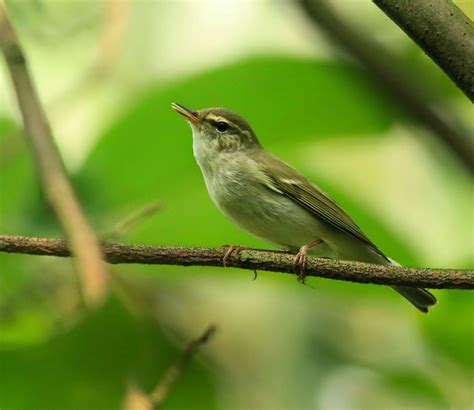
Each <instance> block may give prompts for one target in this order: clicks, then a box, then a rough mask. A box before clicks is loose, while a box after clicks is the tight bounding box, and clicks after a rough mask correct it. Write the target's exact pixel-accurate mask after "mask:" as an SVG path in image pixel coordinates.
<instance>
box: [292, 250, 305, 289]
mask: <svg viewBox="0 0 474 410" xmlns="http://www.w3.org/2000/svg"><path fill="white" fill-rule="evenodd" d="M307 252H308V251H307V249H306V248H304V247H301V249H300V251H299V252H298V253H297V254H296V256H295V259H294V261H293V270H294V272H295V273H296V275H297V276H298V282H299V283H302V284H303V285H304V284H305V283H306V281H305V277H306V262H307V256H306V254H307Z"/></svg>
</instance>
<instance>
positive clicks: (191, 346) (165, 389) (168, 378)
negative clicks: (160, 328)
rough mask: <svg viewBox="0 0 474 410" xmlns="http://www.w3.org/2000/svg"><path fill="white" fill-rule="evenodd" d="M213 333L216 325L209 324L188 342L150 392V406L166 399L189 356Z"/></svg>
mask: <svg viewBox="0 0 474 410" xmlns="http://www.w3.org/2000/svg"><path fill="white" fill-rule="evenodd" d="M214 333H216V326H214V325H210V326H209V327H208V328H207V329H206V330H205V331H204V333H203V334H201V336H199V337H198V338H197V339H194V340H191V342H189V343H188V345H187V346H186V348H185V349H184V350H183V352H182V353H181V355H180V356H179V357H178V359H177V360H176V362H175V363H173V364H172V365H171V366H170V367H169V368H168V369H167V370H166V372H165V373H164V374H163V376H162V378H161V380H160V381H159V382H158V384H157V385H156V387H155V388H154V389H153V391H152V392H151V394H150V401H151V403H152V406H154V407H155V408H158V407H160V406H161V405H162V404H163V403H164V402H165V401H166V399H167V398H168V395H169V393H170V391H171V389H172V388H173V386H174V385H175V384H176V382H177V381H178V380H179V378H180V377H181V375H182V373H183V371H184V369H185V368H186V366H187V365H188V363H189V361H190V360H191V358H192V357H193V356H194V355H195V354H196V353H197V351H198V350H199V348H200V347H201V346H202V345H203V344H205V343H207V342H208V340H209V339H210V338H211V337H212V336H214Z"/></svg>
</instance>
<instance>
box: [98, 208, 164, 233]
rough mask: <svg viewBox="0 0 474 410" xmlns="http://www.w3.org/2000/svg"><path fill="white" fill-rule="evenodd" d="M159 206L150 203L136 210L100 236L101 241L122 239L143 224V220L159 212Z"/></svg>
mask: <svg viewBox="0 0 474 410" xmlns="http://www.w3.org/2000/svg"><path fill="white" fill-rule="evenodd" d="M160 207H161V204H160V203H159V202H152V203H150V204H147V205H145V206H143V207H142V208H140V209H138V210H137V211H135V212H134V213H132V214H131V215H129V216H128V217H127V218H125V219H124V220H122V221H120V222H119V223H117V224H116V225H115V226H114V227H113V228H112V229H110V230H109V231H107V232H106V233H105V234H103V235H101V238H102V239H103V240H107V241H110V240H117V239H121V238H123V237H124V236H125V235H127V234H128V232H130V230H131V229H133V228H134V227H135V226H137V225H138V224H139V223H141V222H143V221H144V220H145V219H147V218H149V217H151V216H152V215H154V214H155V213H156V212H158V211H159V209H160Z"/></svg>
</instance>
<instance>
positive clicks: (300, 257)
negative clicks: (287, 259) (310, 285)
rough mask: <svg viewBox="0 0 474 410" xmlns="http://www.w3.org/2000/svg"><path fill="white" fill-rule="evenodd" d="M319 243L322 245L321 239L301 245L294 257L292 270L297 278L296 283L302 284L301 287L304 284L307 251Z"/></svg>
mask: <svg viewBox="0 0 474 410" xmlns="http://www.w3.org/2000/svg"><path fill="white" fill-rule="evenodd" d="M321 243H323V241H322V240H321V239H316V240H315V241H313V242H310V243H307V244H306V245H303V246H302V247H301V248H300V250H299V251H298V253H297V254H296V255H295V259H294V261H293V270H294V272H295V273H296V275H297V276H298V282H299V283H302V284H303V285H304V284H305V283H306V281H305V278H306V264H307V261H308V256H307V255H308V251H309V250H310V249H311V248H314V247H315V246H318V245H319V244H321Z"/></svg>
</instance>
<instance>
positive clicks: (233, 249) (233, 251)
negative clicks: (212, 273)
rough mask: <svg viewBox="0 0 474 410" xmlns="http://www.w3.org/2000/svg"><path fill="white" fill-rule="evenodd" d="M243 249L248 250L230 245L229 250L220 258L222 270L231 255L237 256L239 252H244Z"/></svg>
mask: <svg viewBox="0 0 474 410" xmlns="http://www.w3.org/2000/svg"><path fill="white" fill-rule="evenodd" d="M245 249H248V248H246V247H245V246H239V245H230V246H229V249H227V252H226V253H225V255H224V257H223V258H222V265H223V266H224V268H227V261H228V260H229V258H230V257H231V256H232V255H233V254H235V255H236V256H237V255H238V254H239V253H240V252H242V251H244V250H245Z"/></svg>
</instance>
